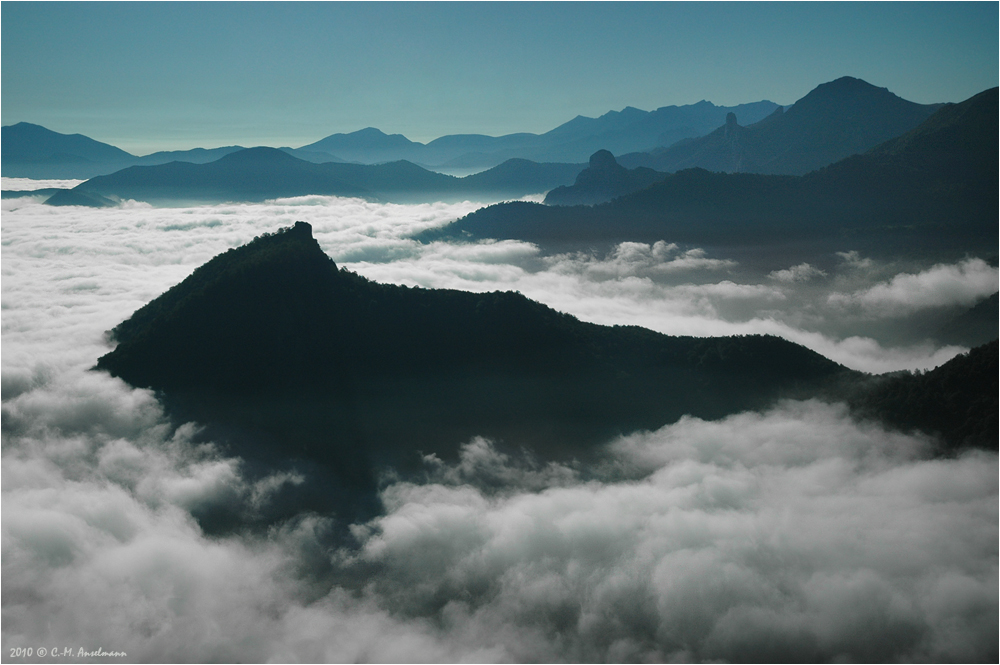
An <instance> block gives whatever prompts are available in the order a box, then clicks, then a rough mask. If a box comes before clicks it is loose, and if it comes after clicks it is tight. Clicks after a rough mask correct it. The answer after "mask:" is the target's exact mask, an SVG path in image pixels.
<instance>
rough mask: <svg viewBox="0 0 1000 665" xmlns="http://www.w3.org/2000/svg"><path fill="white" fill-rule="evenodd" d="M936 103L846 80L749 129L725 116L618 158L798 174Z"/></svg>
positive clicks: (630, 163)
mask: <svg viewBox="0 0 1000 665" xmlns="http://www.w3.org/2000/svg"><path fill="white" fill-rule="evenodd" d="M940 106H941V105H940V104H914V103H913V102H908V101H906V100H905V99H902V98H900V97H897V96H896V95H894V94H892V93H891V92H889V91H888V90H886V89H885V88H877V87H875V86H873V85H871V84H869V83H866V82H864V81H862V80H860V79H856V78H851V77H849V76H845V77H843V78H839V79H837V80H836V81H831V82H830V83H824V84H823V85H820V86H819V87H817V88H816V89H814V90H813V91H811V92H810V93H809V94H807V95H806V96H805V97H803V98H802V99H800V100H799V101H797V102H795V104H793V105H792V106H791V107H790V108H789V109H788V110H787V111H783V110H782V109H778V110H776V111H775V112H774V113H772V114H771V115H770V116H768V117H767V118H765V119H763V120H761V121H759V122H756V123H754V121H753V120H751V119H749V118H747V119H744V123H745V124H746V125H748V126H741V125H740V124H738V120H739V119H740V116H738V114H736V113H730V114H729V115H728V116H727V117H726V122H725V124H724V125H723V126H721V127H719V128H718V129H716V130H715V131H713V132H712V133H710V134H708V135H707V136H702V137H700V138H692V139H686V140H683V141H679V142H678V143H675V144H673V145H671V146H669V147H663V148H657V149H656V150H653V151H651V152H649V153H645V154H627V155H622V156H621V157H620V158H619V160H618V161H619V162H620V163H621V164H622V165H624V166H626V167H636V166H646V167H650V168H653V169H655V170H657V171H665V172H671V173H672V172H674V171H680V170H682V169H688V168H703V169H707V170H709V171H722V172H725V173H768V174H783V175H804V174H806V173H809V172H810V171H814V170H816V169H818V168H822V167H824V166H827V165H829V164H832V163H834V162H836V161H838V160H841V159H844V158H845V157H848V156H850V155H854V154H858V153H862V152H865V151H866V150H869V149H871V148H872V147H874V146H876V145H878V144H879V143H882V142H883V141H888V140H889V139H891V138H894V137H896V136H899V135H900V134H903V133H905V132H908V131H909V130H911V129H913V128H914V127H916V126H917V125H919V124H920V123H921V122H923V121H924V120H926V119H927V118H929V117H930V116H931V114H933V113H934V112H935V111H936V110H937V109H938V108H940Z"/></svg>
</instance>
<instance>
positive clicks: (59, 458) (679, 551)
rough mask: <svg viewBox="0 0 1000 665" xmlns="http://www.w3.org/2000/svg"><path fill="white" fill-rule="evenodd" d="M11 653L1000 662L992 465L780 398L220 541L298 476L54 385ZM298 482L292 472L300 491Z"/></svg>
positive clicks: (33, 426)
mask: <svg viewBox="0 0 1000 665" xmlns="http://www.w3.org/2000/svg"><path fill="white" fill-rule="evenodd" d="M4 422H5V424H4V428H5V434H4V436H5V441H4V458H3V491H4V500H3V594H4V607H3V613H4V614H3V618H4V644H3V648H4V649H5V652H6V650H7V649H9V648H11V647H14V646H26V645H36V646H37V645H52V644H60V645H79V646H82V647H85V648H87V649H95V648H97V647H103V648H104V649H106V650H112V649H113V650H117V651H124V652H126V653H128V654H129V660H139V661H163V662H171V661H179V660H180V661H186V660H194V661H205V660H223V661H265V660H275V661H284V660H291V661H311V662H316V661H322V660H333V661H343V660H374V661H386V660H388V661H442V660H443V661H455V660H489V661H509V660H517V661H520V660H530V661H537V660H542V661H563V660H570V661H580V660H582V661H595V660H597V661H600V660H611V661H633V660H644V661H645V660H719V659H721V660H735V661H775V660H788V659H791V660H809V661H811V660H851V661H868V662H871V661H891V660H931V661H937V660H949V661H978V660H991V659H995V658H996V655H997V621H998V615H997V602H998V598H997V586H998V579H997V538H998V533H997V519H998V514H997V473H996V470H997V459H996V456H995V455H990V454H986V453H969V454H966V455H964V456H962V457H959V458H957V459H948V460H929V459H926V458H925V457H924V456H923V452H924V445H925V442H924V441H921V440H920V439H915V438H912V437H906V436H902V435H899V434H891V433H887V432H885V431H883V430H881V429H879V428H877V427H873V426H869V425H863V424H862V425H859V424H856V423H853V422H852V421H851V420H850V419H849V418H847V416H846V415H845V413H844V412H843V410H842V409H841V408H840V407H838V406H831V405H826V404H821V403H814V402H806V403H787V404H783V405H780V406H778V407H777V408H775V409H774V410H772V411H770V412H768V413H766V414H763V415H761V414H742V415H738V416H733V417H731V418H728V419H726V420H723V421H720V422H714V423H707V422H702V421H699V420H692V419H686V420H682V421H681V422H679V423H677V424H676V425H673V426H668V427H665V428H663V429H661V430H659V431H657V432H652V433H645V434H636V435H633V436H631V437H628V438H625V439H622V440H619V441H616V442H614V443H613V444H612V445H611V446H610V448H609V450H608V453H607V456H606V463H605V466H604V467H603V468H600V469H596V470H595V469H590V470H580V469H576V468H572V467H560V466H554V465H549V466H539V465H537V464H534V465H533V464H530V463H529V462H524V461H518V460H514V459H511V458H509V457H506V456H504V455H501V454H500V453H498V452H497V451H496V450H495V449H494V448H493V447H492V446H491V445H490V443H489V442H486V441H483V440H474V441H472V442H470V443H469V444H468V445H467V446H466V448H465V450H464V453H463V456H462V459H461V460H460V461H459V462H458V463H457V464H455V465H447V464H443V463H441V462H439V461H437V460H435V459H429V460H428V463H427V478H426V480H425V481H423V482H395V483H392V484H389V485H388V486H387V487H386V488H385V490H384V491H383V501H384V503H385V506H386V513H385V515H384V516H382V517H379V518H377V519H375V520H373V521H372V522H370V523H368V524H363V525H356V526H355V527H353V533H354V536H355V538H356V541H357V542H356V543H355V544H354V545H347V546H339V547H329V546H328V544H327V543H328V541H327V540H325V539H324V533H326V532H327V531H328V529H329V526H330V525H329V523H328V519H329V518H327V517H324V516H316V515H302V516H300V517H299V518H297V519H295V520H292V521H291V522H289V523H285V524H280V525H276V526H274V527H273V528H272V529H271V530H270V531H268V532H267V533H263V534H260V533H258V534H257V535H245V536H228V537H220V538H207V537H205V536H204V535H202V533H201V532H200V530H199V529H198V527H197V525H196V523H195V522H194V520H193V518H192V517H191V514H190V511H191V510H194V509H197V508H198V507H199V506H203V505H205V504H211V503H213V502H214V503H227V504H238V505H239V506H241V507H242V509H243V510H245V511H247V512H252V511H253V510H255V509H256V507H258V506H260V505H261V504H262V503H264V502H267V501H268V497H269V492H270V491H272V490H273V489H274V488H275V487H278V486H280V485H281V484H282V483H284V482H290V479H288V478H283V477H277V478H268V479H264V480H258V481H256V482H250V481H248V480H246V479H245V478H244V477H243V476H242V475H241V469H240V464H239V461H238V460H233V459H225V458H221V457H219V456H218V455H216V454H214V453H213V452H212V451H211V450H206V449H204V448H202V449H199V448H196V447H193V446H192V445H191V444H190V443H189V442H188V440H187V438H188V436H189V435H190V430H189V429H187V428H181V429H180V430H177V431H176V432H171V431H170V430H169V429H168V428H166V427H165V426H164V425H163V423H162V422H161V419H160V416H159V412H158V407H157V405H156V403H155V402H154V401H153V399H152V398H151V397H150V396H149V395H148V394H146V393H144V392H141V391H134V390H131V389H129V388H127V387H126V386H124V385H122V384H121V383H119V382H117V381H114V380H112V379H109V378H107V377H102V376H96V377H95V376H83V375H76V376H70V375H66V376H55V377H53V378H52V379H51V380H50V381H49V382H46V383H44V384H43V385H41V386H39V387H37V388H35V389H33V390H30V391H29V392H25V393H22V394H21V395H20V396H18V397H16V398H14V399H12V400H8V401H7V402H5V404H4ZM291 481H292V482H294V479H292V480H291Z"/></svg>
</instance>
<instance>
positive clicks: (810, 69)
mask: <svg viewBox="0 0 1000 665" xmlns="http://www.w3.org/2000/svg"><path fill="white" fill-rule="evenodd" d="M0 10H2V18H3V21H2V32H3V34H2V37H3V39H2V50H3V52H2V55H3V61H4V62H5V64H6V66H5V67H4V75H3V90H2V92H3V95H2V116H3V118H2V122H3V124H4V125H11V124H16V123H17V122H22V121H23V122H31V123H34V124H40V125H43V126H45V127H47V128H49V129H52V130H53V131H57V132H60V133H67V134H75V133H80V134H84V135H86V136H89V137H91V138H94V139H96V140H99V141H103V142H106V143H110V144H112V145H115V146H117V147H119V148H122V149H123V150H126V151H128V152H131V153H133V154H137V155H144V154H148V153H151V152H156V151H158V150H183V149H190V148H194V147H205V148H212V147H220V146H226V145H243V146H247V147H250V146H256V145H270V146H274V147H279V146H291V147H299V146H302V145H307V144H309V143H312V142H314V141H317V140H319V139H321V138H323V137H325V136H328V135H330V134H334V133H349V132H353V131H357V130H359V129H363V128H366V127H377V128H378V129H380V130H382V131H384V132H386V133H387V134H396V133H398V134H403V135H404V136H406V137H407V138H409V139H410V140H413V141H419V142H422V143H426V142H428V141H430V140H433V139H435V138H438V137H440V136H443V135H447V134H463V133H478V134H486V135H491V136H498V135H502V134H509V133H517V132H531V133H544V132H546V131H548V130H550V129H553V128H554V127H556V126H558V125H560V124H562V123H564V122H566V121H568V120H570V119H572V118H574V117H576V116H577V115H583V116H586V117H597V116H600V115H602V114H604V113H607V112H608V111H618V110H621V109H623V108H625V107H628V106H631V107H635V108H639V109H642V110H647V111H649V110H654V109H656V108H659V107H663V106H671V105H685V104H693V103H696V102H698V101H701V100H707V101H710V102H712V103H714V104H717V105H720V106H734V105H738V104H742V103H749V102H755V101H760V100H763V99H768V100H770V101H773V102H775V103H778V104H781V105H786V106H787V105H790V104H792V103H794V102H795V101H796V100H797V99H800V98H801V97H803V96H804V95H805V94H806V93H808V92H809V91H810V90H811V89H813V88H814V87H815V86H816V85H819V84H820V83H824V82H827V81H831V80H834V79H836V78H840V77H841V76H854V77H856V78H861V79H864V80H865V81H868V82H869V83H871V84H873V85H875V86H878V87H886V88H888V89H889V90H890V91H891V92H893V93H895V94H897V95H899V96H901V97H903V98H904V99H907V100H910V101H913V102H918V103H937V102H958V101H962V100H964V99H966V98H968V97H970V96H972V95H974V94H976V93H978V92H981V91H982V90H984V89H986V88H989V87H993V86H995V85H996V84H997V73H998V68H997V63H996V59H995V57H994V54H995V49H996V36H997V28H996V25H997V18H998V9H997V5H996V4H991V3H863V4H853V3H847V4H841V3H818V4H812V3H808V4H796V3H778V4H756V3H693V4H689V3H584V4H580V3H554V4H533V3H523V4H522V3H517V4H513V5H503V4H501V5H494V4H488V3H486V4H484V3H443V4H442V3H428V4H423V3H412V4H411V3H403V4H390V5H382V4H377V3H373V4H368V3H358V4H354V3H332V4H330V3H251V4H240V3H218V4H213V3H204V4H197V3H196V4H186V3H184V4H180V5H177V4H172V3H164V4H161V3H79V4H69V5H61V4H50V3H30V2H28V3H4V4H3V6H2V8H0ZM557 26H558V29H556V27H557ZM819 26H822V30H818V29H817V28H818V27H819ZM623 74H624V75H623Z"/></svg>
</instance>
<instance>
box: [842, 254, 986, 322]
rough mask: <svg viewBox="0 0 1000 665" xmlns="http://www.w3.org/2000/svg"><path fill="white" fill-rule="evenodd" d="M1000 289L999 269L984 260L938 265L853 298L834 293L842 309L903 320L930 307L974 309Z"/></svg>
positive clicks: (870, 289) (901, 277)
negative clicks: (973, 306) (853, 308)
mask: <svg viewBox="0 0 1000 665" xmlns="http://www.w3.org/2000/svg"><path fill="white" fill-rule="evenodd" d="M998 287H1000V282H998V273H997V269H996V268H994V267H992V266H990V265H989V264H987V263H986V262H985V261H983V260H982V259H966V260H964V261H961V262H959V263H957V264H953V265H947V264H938V265H935V266H933V267H931V268H929V269H927V270H924V271H922V272H919V273H917V274H910V273H900V274H898V275H896V276H894V277H893V278H892V279H891V280H889V281H888V282H883V283H880V284H876V285H874V286H872V287H869V288H866V289H863V290H860V291H856V292H854V293H850V294H844V293H832V294H830V296H829V302H830V303H831V304H832V305H835V306H838V307H851V306H857V307H860V308H861V309H863V310H864V311H866V312H872V313H878V314H880V315H883V316H885V315H895V316H900V315H903V314H906V313H909V312H912V311H915V310H919V309H924V308H927V307H942V306H948V305H964V306H971V305H973V304H974V303H975V302H976V301H977V300H979V299H980V298H984V297H986V296H989V295H992V294H994V293H996V292H997V289H998Z"/></svg>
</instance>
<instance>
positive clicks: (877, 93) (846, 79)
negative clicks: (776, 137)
mask: <svg viewBox="0 0 1000 665" xmlns="http://www.w3.org/2000/svg"><path fill="white" fill-rule="evenodd" d="M859 103H868V104H887V103H889V104H893V103H894V104H902V105H911V106H917V104H914V103H913V102H908V101H906V100H904V99H903V98H901V97H899V96H898V95H895V94H893V93H891V92H889V89H888V88H879V87H877V86H874V85H872V84H871V83H868V82H867V81H863V80H861V79H858V78H853V77H851V76H842V77H841V78H839V79H836V80H835V81H830V82H828V83H821V84H820V85H818V86H816V87H815V88H813V89H812V90H811V91H809V93H808V94H807V95H806V96H805V97H803V98H802V99H800V100H799V101H797V102H795V104H794V105H793V106H792V108H791V109H789V110H795V109H798V110H799V111H801V110H802V109H804V108H810V107H813V106H831V105H838V106H839V105H842V104H849V105H856V104H859Z"/></svg>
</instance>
